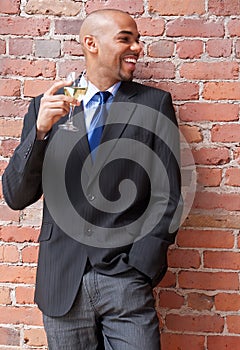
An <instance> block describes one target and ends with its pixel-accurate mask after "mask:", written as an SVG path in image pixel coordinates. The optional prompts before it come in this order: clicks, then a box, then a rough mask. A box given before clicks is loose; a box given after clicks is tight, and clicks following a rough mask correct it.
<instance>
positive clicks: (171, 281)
mask: <svg viewBox="0 0 240 350" xmlns="http://www.w3.org/2000/svg"><path fill="white" fill-rule="evenodd" d="M159 287H161V288H174V287H176V275H175V274H174V273H172V272H171V271H167V273H166V275H165V276H164V277H163V279H162V281H161V282H160V283H159Z"/></svg>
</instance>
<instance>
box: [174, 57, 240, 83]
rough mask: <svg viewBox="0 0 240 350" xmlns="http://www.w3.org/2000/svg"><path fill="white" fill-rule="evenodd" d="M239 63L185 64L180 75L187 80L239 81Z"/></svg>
mask: <svg viewBox="0 0 240 350" xmlns="http://www.w3.org/2000/svg"><path fill="white" fill-rule="evenodd" d="M238 74H239V65H238V63H237V62H229V61H228V62H211V63H210V62H193V63H192V62H191V63H184V64H183V65H182V67H181V68H180V75H181V77H183V78H186V79H201V80H212V79H238Z"/></svg>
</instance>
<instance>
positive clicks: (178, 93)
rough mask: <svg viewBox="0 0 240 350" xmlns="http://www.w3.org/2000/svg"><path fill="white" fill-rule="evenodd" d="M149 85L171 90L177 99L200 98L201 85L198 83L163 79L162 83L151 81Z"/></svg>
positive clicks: (173, 96) (174, 98)
mask: <svg viewBox="0 0 240 350" xmlns="http://www.w3.org/2000/svg"><path fill="white" fill-rule="evenodd" d="M148 85H151V86H155V87H157V88H159V89H163V90H166V91H169V92H170V93H171V95H172V98H173V100H175V101H182V100H185V101H187V100H198V98H199V85H198V84H196V83H188V82H187V83H174V82H166V81H162V82H160V83H149V84H148Z"/></svg>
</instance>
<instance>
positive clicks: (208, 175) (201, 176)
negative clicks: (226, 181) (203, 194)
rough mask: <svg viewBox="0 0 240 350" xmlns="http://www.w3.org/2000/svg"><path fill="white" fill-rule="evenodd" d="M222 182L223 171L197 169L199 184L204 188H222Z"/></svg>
mask: <svg viewBox="0 0 240 350" xmlns="http://www.w3.org/2000/svg"><path fill="white" fill-rule="evenodd" d="M221 180H222V169H217V168H199V167H198V168H197V182H198V183H199V184H200V185H203V186H206V187H208V186H210V187H211V186H213V187H215V186H220V183H221Z"/></svg>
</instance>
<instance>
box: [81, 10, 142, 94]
mask: <svg viewBox="0 0 240 350" xmlns="http://www.w3.org/2000/svg"><path fill="white" fill-rule="evenodd" d="M94 17H95V19H94ZM92 20H93V21H94V24H93V23H91V28H88V32H89V30H90V31H91V34H88V35H83V36H82V42H83V45H84V52H85V57H86V62H87V74H88V77H89V79H90V80H91V81H92V82H93V83H94V84H95V85H96V86H98V87H99V88H100V85H101V88H102V87H104V88H105V89H107V88H108V87H110V86H111V85H113V84H115V83H116V82H118V81H128V80H132V78H133V72H134V70H135V67H136V63H137V59H138V58H139V55H140V52H141V50H142V48H141V45H140V43H139V36H140V35H139V32H138V30H137V26H136V23H135V21H134V20H133V19H132V18H131V17H130V16H129V15H128V14H126V13H124V12H121V11H105V12H103V13H101V14H100V16H99V14H98V16H97V18H96V16H93V18H92ZM83 29H84V28H83Z"/></svg>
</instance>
